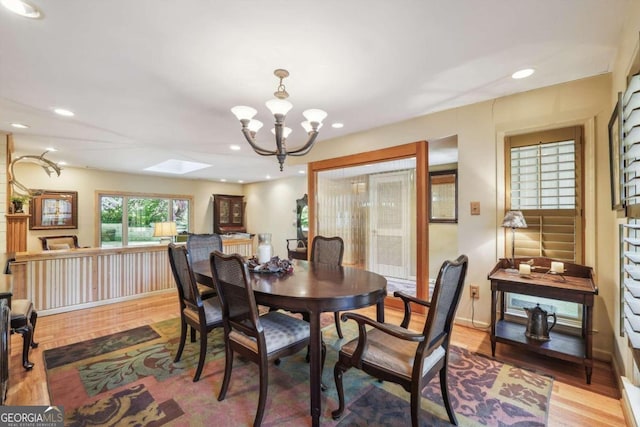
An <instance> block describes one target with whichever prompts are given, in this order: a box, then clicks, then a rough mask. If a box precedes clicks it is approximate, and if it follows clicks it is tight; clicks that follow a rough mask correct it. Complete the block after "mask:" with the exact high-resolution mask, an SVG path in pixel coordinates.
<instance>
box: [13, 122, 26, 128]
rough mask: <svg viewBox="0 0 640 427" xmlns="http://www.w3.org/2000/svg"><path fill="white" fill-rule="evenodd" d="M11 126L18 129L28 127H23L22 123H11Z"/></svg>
mask: <svg viewBox="0 0 640 427" xmlns="http://www.w3.org/2000/svg"><path fill="white" fill-rule="evenodd" d="M11 126H13V127H14V128H18V129H28V128H29V126H27V125H23V124H22V123H11Z"/></svg>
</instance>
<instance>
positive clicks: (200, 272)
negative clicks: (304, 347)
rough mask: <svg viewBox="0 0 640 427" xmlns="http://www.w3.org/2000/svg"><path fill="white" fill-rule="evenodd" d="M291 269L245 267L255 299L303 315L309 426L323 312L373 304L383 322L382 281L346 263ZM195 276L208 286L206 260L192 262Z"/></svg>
mask: <svg viewBox="0 0 640 427" xmlns="http://www.w3.org/2000/svg"><path fill="white" fill-rule="evenodd" d="M292 265H293V271H290V272H286V271H283V272H276V273H264V272H254V271H251V270H250V281H251V286H252V287H253V291H254V295H255V299H256V303H258V304H260V305H264V306H268V307H271V308H276V309H283V310H287V311H292V312H307V313H309V328H310V343H309V356H310V358H309V383H310V397H311V399H310V400H311V401H310V412H311V421H312V425H313V426H319V425H320V416H321V411H322V407H321V388H322V368H323V367H322V331H321V323H320V315H321V314H322V313H323V312H336V311H345V310H354V309H358V308H363V307H368V306H371V305H374V304H375V305H376V317H377V320H378V321H380V322H384V299H385V297H386V295H387V279H386V278H385V277H384V276H382V275H380V274H377V273H374V272H371V271H367V270H363V269H359V268H355V267H347V266H335V265H329V264H321V263H312V262H309V261H300V260H295V261H293V263H292ZM192 268H193V272H194V275H195V278H196V280H197V281H198V282H199V283H202V284H203V285H207V286H214V284H213V277H212V274H211V265H210V263H209V261H207V260H205V261H198V262H194V263H193V265H192Z"/></svg>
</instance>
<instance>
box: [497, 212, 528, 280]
mask: <svg viewBox="0 0 640 427" xmlns="http://www.w3.org/2000/svg"><path fill="white" fill-rule="evenodd" d="M502 226H503V227H504V228H510V229H511V268H509V269H507V270H506V271H507V272H508V273H517V272H518V270H517V269H516V265H515V264H516V262H515V258H516V255H515V254H516V228H527V221H525V220H524V215H522V212H521V211H508V212H507V213H506V214H505V216H504V219H503V220H502Z"/></svg>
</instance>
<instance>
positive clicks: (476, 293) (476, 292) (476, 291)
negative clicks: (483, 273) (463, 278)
mask: <svg viewBox="0 0 640 427" xmlns="http://www.w3.org/2000/svg"><path fill="white" fill-rule="evenodd" d="M469 292H471V298H474V299H478V298H480V286H478V285H471V286H469Z"/></svg>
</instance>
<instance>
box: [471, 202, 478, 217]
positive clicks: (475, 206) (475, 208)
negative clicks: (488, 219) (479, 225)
mask: <svg viewBox="0 0 640 427" xmlns="http://www.w3.org/2000/svg"><path fill="white" fill-rule="evenodd" d="M471 215H480V202H471Z"/></svg>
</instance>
